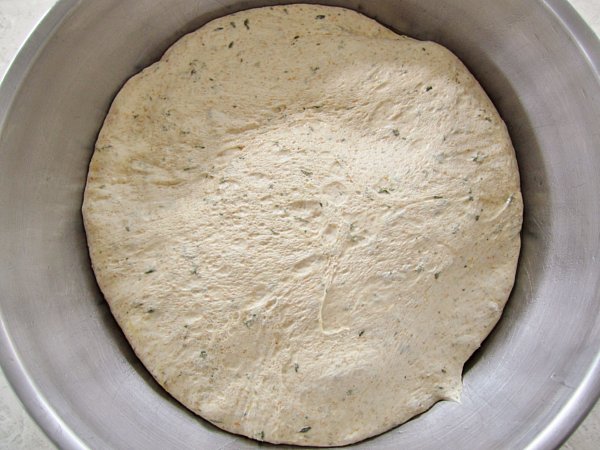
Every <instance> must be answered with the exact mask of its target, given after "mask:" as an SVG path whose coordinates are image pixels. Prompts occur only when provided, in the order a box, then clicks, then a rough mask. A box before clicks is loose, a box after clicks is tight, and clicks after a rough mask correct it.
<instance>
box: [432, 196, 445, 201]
mask: <svg viewBox="0 0 600 450" xmlns="http://www.w3.org/2000/svg"><path fill="white" fill-rule="evenodd" d="M433 198H434V199H435V200H439V199H440V198H444V196H443V195H434V196H433Z"/></svg>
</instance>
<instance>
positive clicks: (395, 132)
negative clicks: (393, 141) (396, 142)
mask: <svg viewBox="0 0 600 450" xmlns="http://www.w3.org/2000/svg"><path fill="white" fill-rule="evenodd" d="M392 133H394V136H396V137H398V136H400V131H398V129H397V128H394V129H393V130H392Z"/></svg>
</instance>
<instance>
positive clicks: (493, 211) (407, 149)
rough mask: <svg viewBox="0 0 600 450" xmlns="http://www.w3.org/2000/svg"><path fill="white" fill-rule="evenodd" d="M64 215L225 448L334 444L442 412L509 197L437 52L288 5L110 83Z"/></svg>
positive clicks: (457, 68)
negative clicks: (77, 210) (230, 439)
mask: <svg viewBox="0 0 600 450" xmlns="http://www.w3.org/2000/svg"><path fill="white" fill-rule="evenodd" d="M83 214H84V220H85V228H86V232H87V237H88V243H89V249H90V254H91V259H92V263H93V268H94V271H95V274H96V277H97V280H98V283H99V285H100V288H101V289H102V292H103V293H104V295H105V297H106V299H107V301H108V303H109V305H110V308H111V310H112V312H113V314H114V316H115V318H116V319H117V321H118V323H119V325H120V326H121V328H122V329H123V331H124V333H125V335H126V337H127V339H128V340H129V342H130V343H131V345H132V347H133V348H134V350H135V352H136V353H137V355H138V356H139V358H140V359H141V360H142V362H143V363H144V365H145V366H146V367H147V368H148V370H149V371H150V372H151V373H152V375H153V376H154V377H155V378H156V380H157V381H158V382H159V383H160V384H161V385H162V386H163V387H164V388H165V389H166V390H167V391H168V392H170V393H171V394H172V395H173V396H174V397H175V398H177V399H178V400H179V401H180V402H181V403H183V404H184V405H185V406H187V407H188V408H189V409H191V410H192V411H194V412H195V413H197V414H199V415H201V416H202V417H203V418H205V419H206V420H209V421H210V422H212V423H214V424H215V425H217V426H218V427H221V428H223V429H225V430H228V431H231V432H234V433H239V434H243V435H246V436H249V437H251V438H254V439H258V440H264V441H269V442H273V443H290V444H300V445H316V446H331V445H343V444H349V443H352V442H356V441H359V440H361V439H364V438H367V437H369V436H373V435H376V434H378V433H381V432H383V431H386V430H388V429H390V428H391V427H394V426H396V425H398V424H400V423H402V422H404V421H406V420H408V419H410V418H411V417H413V416H415V415H416V414H419V413H421V412H422V411H425V410H426V409H428V408H429V407H431V405H432V404H434V403H435V402H437V401H439V400H442V399H453V400H456V399H458V398H459V396H460V392H461V373H462V368H463V364H464V363H465V361H466V360H467V359H468V358H469V356H470V355H471V354H472V353H473V351H474V350H476V349H477V348H478V347H479V346H480V343H481V342H482V340H483V339H484V338H485V337H486V336H487V334H488V333H489V332H490V330H491V329H492V327H493V326H494V324H495V323H496V322H497V320H498V319H499V317H500V314H501V312H502V308H503V306H504V304H505V302H506V301H507V298H508V296H509V293H510V291H511V288H512V285H513V282H514V276H515V268H516V264H517V258H518V254H519V248H520V237H519V233H520V229H521V221H522V199H521V194H520V189H519V176H518V170H517V164H516V160H515V156H514V150H513V147H512V145H511V142H510V139H509V136H508V134H507V130H506V127H505V125H504V123H503V122H502V120H501V119H500V117H499V115H498V113H497V111H496V110H495V108H494V106H493V105H492V103H491V102H490V100H489V99H488V97H487V96H486V94H485V93H484V91H483V90H482V88H481V87H480V86H479V84H478V83H477V81H476V80H475V79H474V78H473V76H472V75H471V74H470V73H469V72H468V70H467V69H466V68H465V67H464V66H463V64H462V63H461V62H460V61H459V60H458V59H457V58H456V57H455V56H454V55H453V54H452V53H451V52H450V51H448V50H447V49H445V48H443V47H441V46H440V45H437V44H435V43H432V42H421V41H417V40H413V39H410V38H408V37H405V36H399V35H397V34H395V33H394V32H392V31H390V30H389V29H387V28H385V27H383V26H381V25H379V24H378V23H377V22H375V21H373V20H371V19H369V18H367V17H365V16H363V15H361V14H358V13H356V12H353V11H350V10H347V9H341V8H333V7H325V6H311V5H288V6H276V7H270V8H260V9H252V10H248V11H242V12H239V13H236V14H232V15H229V16H226V17H222V18H220V19H217V20H214V21H212V22H210V23H208V24H206V25H205V26H203V27H202V28H200V29H199V30H197V31H196V32H194V33H191V34H188V35H187V36H184V37H183V38H182V39H180V40H179V41H178V42H177V43H175V44H174V45H173V46H172V47H171V48H170V49H169V50H168V51H167V52H166V53H165V55H164V56H163V58H162V59H161V60H160V61H159V62H157V63H156V64H153V65H152V66H150V67H148V68H146V69H144V70H143V71H142V72H141V73H140V74H138V75H136V76H134V77H133V78H131V79H130V80H129V81H128V82H127V83H126V84H125V86H124V87H123V88H122V90H121V91H120V92H119V94H118V95H117V97H116V99H115V101H114V103H113V104H112V106H111V108H110V111H109V114H108V116H107V117H106V120H105V123H104V125H103V127H102V130H101V132H100V135H99V137H98V141H97V143H96V148H95V152H94V155H93V158H92V161H91V164H90V170H89V175H88V182H87V186H86V190H85V199H84V204H83Z"/></svg>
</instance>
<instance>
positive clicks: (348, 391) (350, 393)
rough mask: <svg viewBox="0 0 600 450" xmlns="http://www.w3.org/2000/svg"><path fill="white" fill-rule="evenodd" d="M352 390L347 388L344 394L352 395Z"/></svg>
mask: <svg viewBox="0 0 600 450" xmlns="http://www.w3.org/2000/svg"><path fill="white" fill-rule="evenodd" d="M353 392H354V391H353V390H352V389H348V390H347V391H346V395H352V393H353Z"/></svg>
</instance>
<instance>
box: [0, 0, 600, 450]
mask: <svg viewBox="0 0 600 450" xmlns="http://www.w3.org/2000/svg"><path fill="white" fill-rule="evenodd" d="M528 1H530V0H528ZM570 1H571V4H572V5H573V6H574V7H575V9H577V11H578V12H579V13H580V14H581V16H582V17H583V18H584V19H585V20H586V21H587V22H588V24H590V25H591V27H592V28H593V29H594V31H596V33H597V34H598V35H600V1H599V0H570ZM55 2H56V0H0V74H2V73H4V71H5V70H6V68H7V67H8V65H9V64H10V61H11V60H12V58H13V57H14V56H15V54H16V52H17V51H18V49H19V47H20V46H21V44H22V43H23V41H24V40H25V39H26V37H27V35H28V34H29V33H30V32H31V30H32V29H33V28H34V26H35V25H36V24H37V22H38V21H39V20H40V19H41V18H42V16H43V15H44V13H45V12H46V11H47V10H48V9H49V8H50V7H51V6H52V5H53V4H54V3H55ZM54 448H55V446H54V445H53V444H52V443H51V442H50V441H49V440H48V438H47V437H46V436H45V435H44V433H43V432H42V431H41V430H40V428H39V427H38V426H37V425H36V424H35V423H34V422H33V420H31V418H30V417H29V416H28V415H27V413H26V412H25V410H24V409H23V406H22V404H21V403H20V401H19V399H18V398H17V397H16V395H15V394H14V392H13V391H12V389H11V388H10V386H9V384H8V382H7V381H6V378H5V377H4V374H3V373H2V372H1V370H0V449H11V450H23V449H40V450H45V449H54ZM562 448H563V449H564V450H571V449H575V450H596V449H598V448H600V404H598V405H596V407H595V408H594V409H593V410H592V412H591V413H590V415H589V416H588V417H587V419H586V420H585V421H584V422H583V423H582V424H581V426H580V427H579V428H578V429H577V431H576V432H575V433H574V434H573V435H572V436H571V438H570V439H569V440H568V441H567V443H566V444H565V445H564V446H563V447H562Z"/></svg>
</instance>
